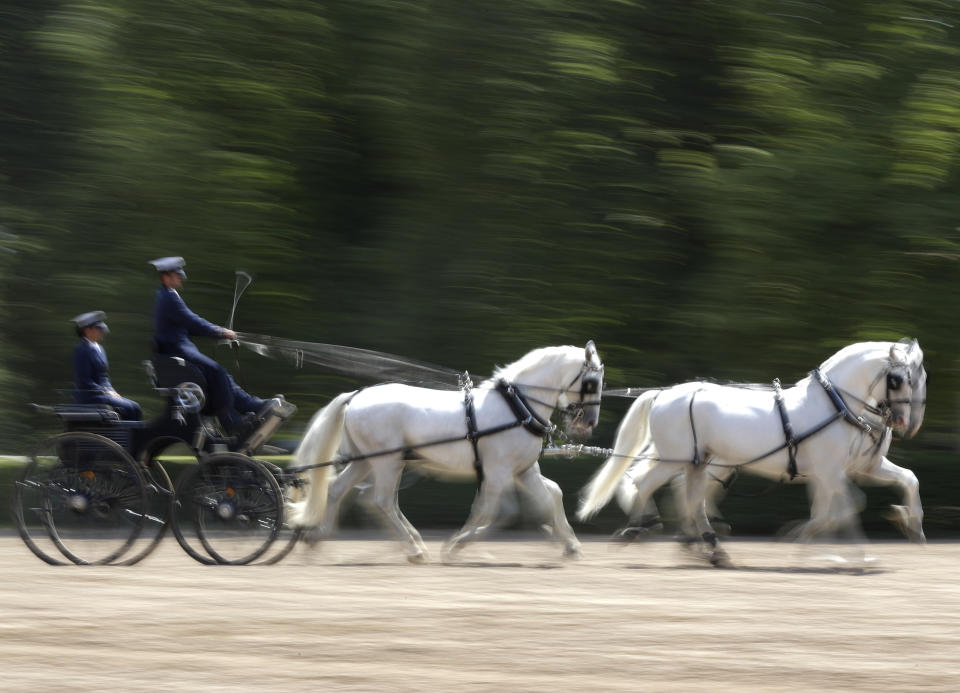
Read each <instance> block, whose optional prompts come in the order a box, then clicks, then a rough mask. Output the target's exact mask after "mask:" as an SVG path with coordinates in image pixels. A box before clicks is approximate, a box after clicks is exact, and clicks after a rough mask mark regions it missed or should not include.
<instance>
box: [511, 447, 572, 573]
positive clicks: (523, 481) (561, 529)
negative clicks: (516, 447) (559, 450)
mask: <svg viewBox="0 0 960 693" xmlns="http://www.w3.org/2000/svg"><path fill="white" fill-rule="evenodd" d="M517 482H518V483H519V484H520V488H521V489H523V491H524V492H525V493H526V494H527V496H528V497H529V498H530V500H532V501H533V503H534V506H535V507H536V509H537V511H538V512H539V513H542V515H544V516H546V517H547V518H548V521H549V523H550V525H549V526H550V528H551V530H552V536H553V537H555V538H556V540H557V541H560V542H563V555H564V556H565V557H567V558H581V556H582V554H581V553H580V542H579V541H578V540H577V537H576V535H575V534H574V533H573V527H571V526H570V523H569V522H568V521H567V514H566V511H565V510H564V509H563V491H561V490H560V486H559V485H558V484H557V483H556V482H555V481H553V480H551V479H548V478H546V477H545V476H543V474H541V473H540V465H539V464H534V465H533V466H531V467H530V468H529V469H527V470H526V471H525V472H523V473H522V474H520V476H518V477H517Z"/></svg>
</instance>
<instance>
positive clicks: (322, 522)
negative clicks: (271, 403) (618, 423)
mask: <svg viewBox="0 0 960 693" xmlns="http://www.w3.org/2000/svg"><path fill="white" fill-rule="evenodd" d="M602 387H603V364H602V362H601V361H600V357H599V355H598V354H597V349H596V347H595V346H594V344H593V342H588V343H587V346H586V349H584V348H583V347H572V346H560V347H546V348H543V349H536V350H534V351H531V352H530V353H528V354H527V355H526V356H524V357H523V358H521V359H520V360H519V361H517V362H515V363H513V364H511V365H509V366H506V367H503V368H500V369H498V370H497V371H496V372H495V373H494V374H493V377H492V378H490V379H489V380H487V381H485V382H483V383H481V384H480V385H479V386H477V387H476V388H475V389H469V388H467V389H466V390H465V391H464V392H458V391H451V390H431V389H426V388H420V387H411V386H408V385H400V384H386V385H377V386H374V387H369V388H366V389H362V390H357V391H354V392H347V393H343V394H341V395H339V396H337V397H335V398H334V399H333V401H331V402H330V404H328V405H327V406H326V407H325V408H323V409H321V410H320V411H319V412H318V413H317V414H316V415H315V416H314V417H313V419H312V421H311V422H310V425H309V427H308V429H307V432H306V435H305V436H304V438H303V440H302V442H301V443H300V446H299V448H298V449H297V452H296V458H295V465H296V466H303V467H307V466H311V465H324V466H313V467H312V469H311V472H310V485H309V491H308V496H307V498H306V500H305V501H302V502H300V503H297V504H293V505H292V506H291V508H290V512H291V516H290V521H291V524H293V525H294V526H301V527H307V528H313V527H316V528H317V533H318V534H319V535H320V536H328V535H329V534H330V533H331V532H332V530H333V528H334V526H335V523H336V519H337V515H338V510H339V507H340V503H341V501H342V500H343V498H344V496H345V495H346V494H347V492H348V491H349V490H350V489H351V488H353V487H354V486H356V485H357V484H359V483H360V482H362V481H364V480H365V479H367V477H370V487H371V488H370V491H371V492H372V497H373V503H374V505H375V506H376V507H377V508H378V509H379V510H380V511H381V512H382V514H383V517H384V518H385V520H386V523H387V525H388V526H389V527H391V528H392V529H393V530H394V531H395V533H396V534H397V536H398V537H399V538H400V539H401V541H404V542H405V543H406V546H407V557H408V559H409V560H410V561H411V562H422V561H425V560H426V559H427V550H426V546H425V545H424V543H423V540H422V539H421V537H420V534H419V533H418V532H417V530H416V529H415V528H414V527H413V525H411V524H410V522H409V521H408V520H407V519H406V518H405V517H404V516H403V513H401V512H400V508H399V505H398V502H397V489H398V485H399V482H400V477H401V474H402V472H403V469H404V467H405V466H410V467H412V468H414V469H416V470H418V471H420V472H422V473H429V474H433V475H436V476H440V475H443V476H446V477H459V478H477V479H478V481H479V488H478V491H477V496H476V499H475V500H474V503H473V507H472V509H471V511H470V515H469V517H468V519H467V522H466V524H465V525H464V526H463V528H462V529H461V530H460V531H459V532H458V533H456V534H455V535H454V536H453V538H452V539H450V541H449V542H448V543H447V545H446V547H445V550H446V552H447V553H452V552H455V551H457V550H459V549H460V548H462V547H463V546H464V545H465V544H466V543H468V542H470V541H474V540H476V539H479V538H481V537H482V536H483V534H484V533H485V531H486V530H487V529H488V528H489V527H490V525H491V523H492V522H493V521H494V520H495V519H496V515H497V509H498V507H499V503H500V498H501V495H502V494H503V493H504V491H507V490H509V489H511V488H512V487H513V486H514V484H517V485H518V486H519V487H520V488H521V489H522V490H523V491H525V492H526V494H527V495H528V496H529V497H530V498H531V499H532V500H533V501H534V502H535V503H536V504H537V506H538V509H540V510H543V511H545V512H546V513H547V514H548V516H549V526H550V529H551V531H552V536H553V537H555V538H557V539H558V540H559V541H561V542H563V545H564V553H565V555H568V556H572V557H576V556H579V553H580V542H579V541H577V538H576V536H575V535H574V533H573V529H572V528H571V527H570V524H569V522H567V518H566V515H565V513H564V509H563V501H562V493H561V491H560V487H559V486H558V485H557V484H556V483H554V482H553V481H551V480H549V479H547V478H545V477H544V476H543V475H542V474H541V473H540V466H539V464H538V463H537V458H538V457H539V455H540V451H541V448H542V445H543V436H544V435H546V434H547V433H549V432H550V431H551V430H552V428H553V427H552V425H551V424H550V423H549V420H550V417H551V415H552V414H553V411H554V410H555V409H557V408H558V407H559V408H561V409H567V412H568V417H567V418H568V419H569V420H568V423H567V428H568V430H569V432H570V433H572V434H578V435H585V434H589V433H590V432H591V431H592V430H593V427H594V426H595V425H596V424H597V419H598V417H599V414H600V397H601V391H602ZM471 401H472V402H471ZM471 409H472V410H473V411H474V412H475V414H474V415H473V416H472V417H471V415H470V413H469V412H470V410H471ZM471 419H472V422H471ZM337 455H339V456H340V459H341V460H344V461H348V464H347V465H346V467H345V468H344V469H343V471H342V472H341V473H340V474H339V475H338V476H336V477H335V478H333V473H332V469H331V467H330V466H329V465H325V463H327V462H329V461H331V460H333V459H334V457H335V456H337ZM411 456H414V457H415V459H410V458H411Z"/></svg>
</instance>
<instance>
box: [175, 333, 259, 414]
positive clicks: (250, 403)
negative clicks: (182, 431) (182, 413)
mask: <svg viewBox="0 0 960 693" xmlns="http://www.w3.org/2000/svg"><path fill="white" fill-rule="evenodd" d="M157 346H158V348H159V349H160V350H161V351H160V353H162V354H167V355H168V356H179V357H181V358H183V359H184V360H186V361H189V362H190V363H192V364H193V365H195V366H196V367H197V368H199V369H200V372H201V373H203V377H204V378H205V379H206V381H207V399H208V400H209V403H210V409H211V410H212V411H213V413H214V414H216V416H217V418H218V419H220V421H221V422H224V423H226V422H230V421H236V420H237V416H236V412H240V413H245V412H255V411H258V410H259V409H260V407H262V406H263V400H262V399H260V398H259V397H254V396H253V395H251V394H250V393H248V392H246V391H244V389H243V388H242V387H240V386H239V385H237V383H236V382H234V380H233V378H232V377H230V374H229V373H227V371H226V369H225V368H224V367H223V366H221V365H220V364H219V363H217V362H216V361H214V360H213V359H212V358H210V357H209V356H206V355H205V354H202V353H200V350H199V349H197V348H196V347H195V346H193V345H192V344H190V345H183V344H177V345H173V346H169V345H159V344H158V345H157Z"/></svg>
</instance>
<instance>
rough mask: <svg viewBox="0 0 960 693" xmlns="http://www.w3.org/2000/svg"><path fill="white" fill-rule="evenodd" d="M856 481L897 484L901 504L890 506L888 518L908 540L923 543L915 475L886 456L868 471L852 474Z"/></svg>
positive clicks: (918, 490)
mask: <svg viewBox="0 0 960 693" xmlns="http://www.w3.org/2000/svg"><path fill="white" fill-rule="evenodd" d="M853 477H854V480H855V481H856V482H857V483H865V484H873V485H877V486H899V487H900V490H901V492H902V494H903V505H893V506H890V509H891V513H890V515H888V518H889V519H890V520H892V521H893V523H894V524H895V525H897V527H898V528H899V529H900V530H901V531H902V532H903V533H904V534H905V535H906V536H907V538H908V539H910V541H913V542H916V543H918V544H925V543H926V541H927V538H926V536H925V535H924V533H923V506H922V505H921V503H920V482H918V481H917V475H916V474H914V473H913V472H912V471H910V470H909V469H905V468H903V467H900V466H898V465H896V464H894V463H893V462H891V461H890V460H888V459H887V458H886V457H883V458H881V460H880V464H879V465H877V466H876V467H874V468H873V469H870V470H869V471H860V472H857V473H856V474H855V475H853Z"/></svg>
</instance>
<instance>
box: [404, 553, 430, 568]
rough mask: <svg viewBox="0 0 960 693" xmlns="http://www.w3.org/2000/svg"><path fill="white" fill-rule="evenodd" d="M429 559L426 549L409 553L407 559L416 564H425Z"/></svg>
mask: <svg viewBox="0 0 960 693" xmlns="http://www.w3.org/2000/svg"><path fill="white" fill-rule="evenodd" d="M428 560H429V559H428V558H427V554H426V553H425V552H424V551H418V552H417V553H409V554H407V561H408V562H410V563H413V564H414V565H423V564H424V563H426V562H427V561H428Z"/></svg>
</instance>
